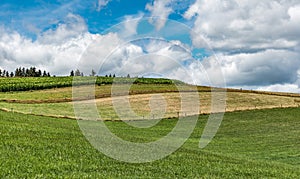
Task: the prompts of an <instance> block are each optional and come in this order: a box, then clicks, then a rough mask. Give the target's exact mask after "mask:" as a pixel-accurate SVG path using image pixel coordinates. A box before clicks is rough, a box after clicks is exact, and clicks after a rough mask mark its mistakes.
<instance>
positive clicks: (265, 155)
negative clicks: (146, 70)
mask: <svg viewBox="0 0 300 179" xmlns="http://www.w3.org/2000/svg"><path fill="white" fill-rule="evenodd" d="M299 115H300V110H299V109H298V108H286V109H272V110H255V111H244V112H233V113H227V114H226V115H225V117H224V120H223V123H222V125H221V127H220V129H219V131H218V133H217V135H216V136H215V138H214V140H213V141H212V142H211V143H210V144H209V145H208V146H207V147H206V148H204V149H199V148H198V143H199V138H200V135H201V132H202V130H203V126H204V124H205V122H206V120H207V116H205V115H204V116H201V117H200V118H199V121H198V124H197V126H196V128H195V130H194V132H193V134H192V136H191V137H190V138H189V139H188V141H187V142H186V143H185V144H184V145H183V147H181V148H180V149H179V150H178V151H176V152H175V153H173V154H172V155H170V156H168V157H166V158H164V159H161V160H158V161H155V162H152V163H144V164H128V163H124V162H119V161H116V160H114V159H111V158H108V157H106V156H105V155H103V154H101V153H100V152H99V151H97V150H96V149H94V148H93V147H92V146H91V145H90V144H89V143H88V142H87V140H86V139H85V138H84V136H83V134H82V133H81V131H80V129H79V127H78V124H77V122H76V121H73V120H68V119H57V118H49V117H37V116H32V115H23V114H16V113H11V112H3V111H2V112H0V123H1V125H0V138H1V139H0V141H1V143H0V153H1V155H0V166H1V167H0V177H1V178H5V177H9V178H58V177H62V178H65V177H68V178H83V177H89V178H95V177H97V178H111V177H113V178H115V177H121V178H131V177H133V176H134V177H144V178H149V177H156V178H157V177H159V178H161V177H163V178H176V177H177V178H200V177H207V178H298V177H299V176H300V151H299V148H300V142H299V141H300V138H299V137H300V130H299V128H300V121H299V118H298V116H299ZM176 121H177V120H176V119H172V120H162V121H161V122H160V123H159V124H158V125H156V126H155V127H152V128H149V129H147V130H145V129H137V128H132V127H130V126H128V125H126V124H125V123H122V122H106V125H107V126H108V127H109V128H110V130H111V131H113V132H114V133H115V134H117V135H118V136H120V137H121V138H123V139H125V140H129V141H139V142H147V141H149V140H150V141H151V140H155V139H157V138H159V137H161V136H163V135H165V134H166V133H168V131H170V130H172V128H173V126H174V125H175V124H176ZM187 122H188V118H187Z"/></svg>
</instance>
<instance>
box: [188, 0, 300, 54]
mask: <svg viewBox="0 0 300 179" xmlns="http://www.w3.org/2000/svg"><path fill="white" fill-rule="evenodd" d="M298 9H299V2H298V1H293V0H289V1H279V0H278V1H277V0H271V1H264V2H262V1H259V0H253V1H237V0H226V1H223V0H197V1H196V2H195V3H194V4H193V5H191V6H190V8H189V9H188V11H186V13H185V15H184V17H185V18H187V19H190V18H192V17H193V16H196V20H195V23H194V28H193V30H194V32H193V34H192V36H193V38H192V39H193V42H194V44H195V45H197V46H201V38H205V40H206V41H207V42H208V43H209V44H210V45H211V46H212V47H213V48H214V49H216V50H220V51H221V50H222V51H224V52H231V51H235V50H236V49H239V50H240V51H244V52H249V51H251V50H254V51H257V50H264V49H266V48H273V49H286V48H293V47H295V46H296V45H297V44H299V42H298V40H297V39H299V37H300V35H299V33H296V31H295V30H296V29H297V28H295V27H296V24H299V23H300V18H299V16H297V13H298V12H299V11H297V10H298ZM199 37H201V38H199ZM295 37H297V38H295Z"/></svg>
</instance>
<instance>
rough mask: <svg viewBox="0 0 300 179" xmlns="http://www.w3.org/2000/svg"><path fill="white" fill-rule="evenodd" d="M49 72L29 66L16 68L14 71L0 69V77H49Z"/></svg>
mask: <svg viewBox="0 0 300 179" xmlns="http://www.w3.org/2000/svg"><path fill="white" fill-rule="evenodd" d="M50 76H51V75H50V73H49V72H47V71H46V70H44V71H42V70H40V69H37V68H36V67H30V68H24V67H23V68H22V67H19V68H16V70H15V71H14V72H9V71H8V70H1V69H0V77H7V78H8V77H11V78H12V77H50Z"/></svg>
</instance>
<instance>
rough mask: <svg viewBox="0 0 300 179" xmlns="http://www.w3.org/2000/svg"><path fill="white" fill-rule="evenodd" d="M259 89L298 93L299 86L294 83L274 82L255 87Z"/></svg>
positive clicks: (299, 91) (299, 90)
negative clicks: (273, 83)
mask: <svg viewBox="0 0 300 179" xmlns="http://www.w3.org/2000/svg"><path fill="white" fill-rule="evenodd" d="M257 90H260V91H280V92H287V93H300V88H299V86H298V85H296V84H275V85H270V86H263V87H259V88H257Z"/></svg>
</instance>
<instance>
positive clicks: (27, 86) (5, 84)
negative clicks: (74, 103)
mask: <svg viewBox="0 0 300 179" xmlns="http://www.w3.org/2000/svg"><path fill="white" fill-rule="evenodd" d="M112 83H115V84H183V83H182V82H180V81H178V80H169V79H163V78H160V79H156V78H124V77H116V78H110V77H39V78H37V77H26V78H20V77H18V78H1V77H0V92H9V91H30V90H43V89H51V88H64V87H70V86H73V85H74V86H76V85H90V84H96V85H105V84H112Z"/></svg>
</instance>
